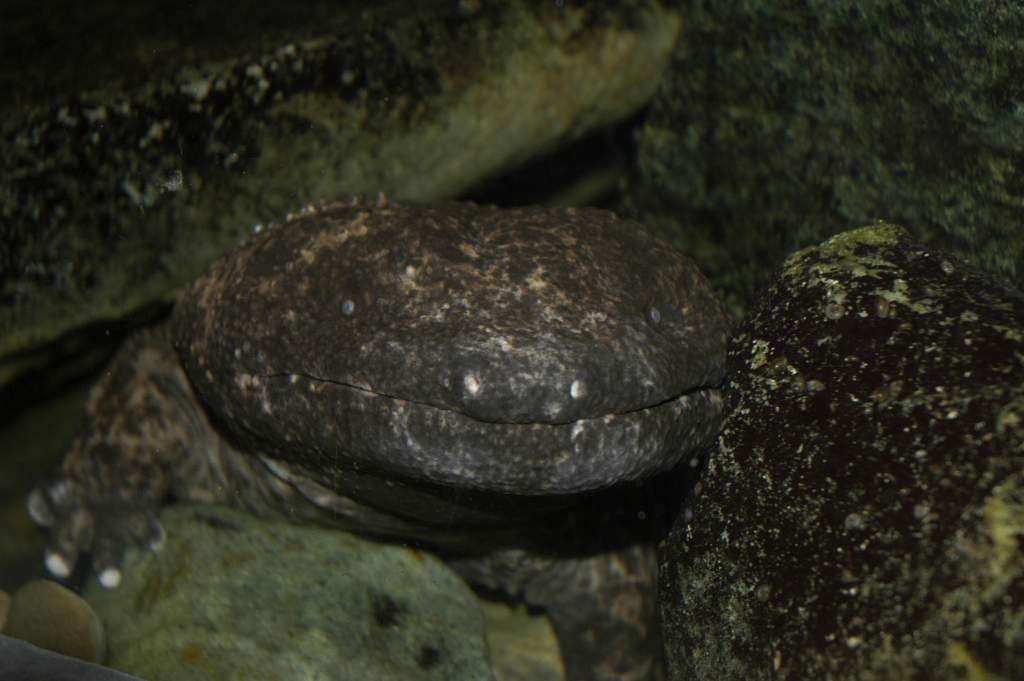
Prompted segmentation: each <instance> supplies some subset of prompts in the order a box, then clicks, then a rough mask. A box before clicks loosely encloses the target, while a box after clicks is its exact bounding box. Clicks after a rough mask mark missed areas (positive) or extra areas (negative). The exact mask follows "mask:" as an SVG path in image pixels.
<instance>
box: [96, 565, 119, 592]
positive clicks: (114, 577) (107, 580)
mask: <svg viewBox="0 0 1024 681" xmlns="http://www.w3.org/2000/svg"><path fill="white" fill-rule="evenodd" d="M99 580H100V584H101V585H102V586H103V588H104V589H116V588H117V585H118V584H120V583H121V571H120V570H118V569H117V568H112V567H110V568H106V569H105V570H103V572H101V573H100V577H99Z"/></svg>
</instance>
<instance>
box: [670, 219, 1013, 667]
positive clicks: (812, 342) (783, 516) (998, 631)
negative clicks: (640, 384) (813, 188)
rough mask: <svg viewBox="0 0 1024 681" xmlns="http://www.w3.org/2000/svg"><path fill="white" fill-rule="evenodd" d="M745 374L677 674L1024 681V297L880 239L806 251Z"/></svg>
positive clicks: (849, 236)
mask: <svg viewBox="0 0 1024 681" xmlns="http://www.w3.org/2000/svg"><path fill="white" fill-rule="evenodd" d="M729 365H730V366H729V371H730V375H731V377H732V378H731V380H732V385H731V386H730V388H729V397H728V409H729V412H728V413H729V416H728V418H727V420H726V422H725V426H724V430H723V433H722V435H721V438H720V451H718V452H716V453H715V454H713V456H712V458H711V460H710V463H709V466H708V470H707V473H706V476H705V477H704V479H703V481H702V483H701V490H700V493H699V494H698V495H697V496H696V498H695V500H694V501H693V502H692V504H691V506H690V507H689V508H688V509H687V510H686V512H685V513H684V514H683V515H682V517H681V518H680V520H679V522H678V523H677V525H676V527H675V528H674V530H673V533H672V535H671V537H670V539H669V540H668V541H667V542H666V544H665V545H664V547H663V552H662V576H661V597H662V603H661V608H662V616H663V622H664V624H665V629H666V630H665V636H666V642H667V650H668V655H669V658H670V663H671V668H672V673H671V678H672V679H676V680H677V681H681V680H682V679H708V678H715V679H722V680H723V681H724V680H728V679H794V680H795V679H812V678H829V679H837V680H838V679H851V680H852V679H894V680H895V679H909V678H928V679H932V680H935V681H941V680H944V679H949V680H952V679H963V678H972V679H982V678H985V679H994V678H999V679H1020V678H1022V677H1021V670H1022V669H1024V628H1022V625H1021V622H1022V621H1024V552H1022V546H1021V542H1022V537H1024V296H1022V295H1021V294H1020V293H1018V292H1016V291H1012V290H1008V289H1005V288H1002V287H1000V286H999V285H997V284H995V283H993V282H992V281H991V280H989V279H988V278H987V277H986V276H985V275H982V274H980V273H979V272H977V271H975V270H973V269H972V268H970V267H969V266H967V265H966V264H964V263H963V262H961V261H959V260H957V259H956V258H954V257H952V256H949V255H946V254H944V253H941V252H938V251H934V250H930V249H928V248H926V247H924V246H922V245H920V244H917V243H914V242H913V241H911V240H910V239H909V238H908V235H907V233H906V232H905V231H904V230H903V229H901V228H898V227H894V226H890V225H878V226H874V227H867V228H864V229H860V230H855V231H853V232H849V233H845V234H841V235H839V236H836V237H834V238H832V239H831V240H829V241H828V242H826V243H824V244H823V245H821V246H819V247H814V248H809V249H806V250H803V251H800V252H799V253H796V254H795V255H793V256H792V257H791V258H790V259H789V260H788V261H787V263H786V266H785V268H784V269H783V271H782V273H781V275H780V276H778V278H777V279H776V281H775V283H774V285H773V286H772V287H771V288H770V289H769V290H768V291H767V292H766V293H765V294H764V295H763V296H762V298H761V301H760V303H759V305H758V306H757V307H756V309H755V311H754V312H753V314H752V315H751V316H750V318H749V319H748V320H747V321H746V323H745V324H744V325H743V326H742V327H741V329H740V330H739V332H738V333H737V335H736V336H735V337H734V338H733V341H732V343H731V346H730V352H729ZM965 675H966V676H965Z"/></svg>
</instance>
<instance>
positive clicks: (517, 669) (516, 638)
mask: <svg viewBox="0 0 1024 681" xmlns="http://www.w3.org/2000/svg"><path fill="white" fill-rule="evenodd" d="M481 606H482V607H483V612H484V616H485V617H486V618H487V645H488V648H489V649H490V651H491V660H492V662H493V664H494V676H495V679H496V681H564V679H565V668H564V665H563V664H562V657H561V655H560V654H559V651H558V639H556V638H555V632H554V631H553V630H552V628H551V622H550V621H549V620H548V618H547V617H545V616H544V615H542V614H540V613H536V612H534V613H530V612H529V610H528V609H527V608H526V606H522V605H520V606H513V605H509V604H506V603H501V602H497V601H481Z"/></svg>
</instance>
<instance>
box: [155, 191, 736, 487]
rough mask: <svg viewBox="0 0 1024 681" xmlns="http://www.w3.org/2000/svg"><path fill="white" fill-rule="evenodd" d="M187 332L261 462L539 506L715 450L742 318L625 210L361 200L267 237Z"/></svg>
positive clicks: (190, 300) (192, 351)
mask: <svg viewBox="0 0 1024 681" xmlns="http://www.w3.org/2000/svg"><path fill="white" fill-rule="evenodd" d="M175 318H176V319H175V327H176V345H177V347H178V351H179V354H181V356H182V362H183V364H184V366H185V369H186V371H187V372H188V374H189V376H190V377H191V379H192V381H193V384H194V385H195V387H196V390H197V392H198V393H199V395H200V396H201V398H202V399H203V401H204V402H205V403H206V404H207V405H209V406H210V408H211V409H212V411H213V412H214V413H216V414H218V415H219V416H220V417H222V418H223V420H224V421H225V422H226V423H227V424H228V425H229V426H230V427H232V428H233V429H234V430H235V431H236V432H237V433H238V434H239V436H240V437H242V438H247V439H249V440H250V441H253V446H252V449H254V450H257V451H259V450H261V449H262V450H269V451H281V452H282V454H283V455H284V456H287V457H288V458H289V460H292V461H297V462H299V463H301V464H302V465H303V466H306V467H307V468H308V469H309V470H316V471H319V473H318V475H320V476H321V477H322V478H323V479H324V480H328V479H329V480H335V479H337V478H344V477H345V476H341V475H338V474H337V472H336V471H334V470H332V469H330V468H329V467H330V466H332V465H344V466H346V467H348V468H355V469H356V470H358V468H359V467H361V466H365V467H367V468H368V469H370V470H377V471H381V472H382V473H387V474H393V475H394V474H397V475H398V476H406V477H409V478H411V479H413V480H422V481H426V482H430V483H437V484H443V485H451V486H453V487H461V488H469V489H477V490H492V491H499V492H508V493H516V494H531V495H533V494H565V493H572V492H578V491H585V490H590V489H598V488H601V487H605V486H608V485H611V484H613V483H618V482H623V481H627V480H636V479H639V478H642V477H646V476H648V475H650V474H652V473H656V472H659V471H664V470H667V469H668V468H670V467H671V466H673V465H674V464H675V463H677V462H678V461H679V459H680V458H681V457H682V456H684V455H685V454H686V453H687V452H688V451H691V450H693V449H694V448H696V447H700V446H702V445H704V444H706V443H707V442H708V441H709V440H710V439H711V438H713V437H714V432H715V429H716V428H717V424H718V417H719V400H718V392H717V389H716V388H715V386H718V385H719V384H720V383H721V381H722V377H723V373H722V372H723V362H724V347H725V342H726V335H727V332H728V322H729V320H728V318H727V316H726V315H725V313H724V310H723V308H722V306H721V304H720V303H719V302H718V300H717V298H716V297H715V295H714V293H713V292H712V290H711V289H710V287H709V286H708V285H707V282H706V280H705V279H704V278H703V276H702V275H701V274H700V272H699V271H698V269H697V267H696V265H695V264H694V263H693V262H692V261H691V260H689V259H688V258H686V257H685V256H682V255H681V254H679V253H678V252H676V251H675V250H673V249H671V248H669V247H668V246H667V245H665V244H664V243H663V242H660V241H658V240H655V239H653V238H651V237H649V236H648V235H647V234H646V233H645V232H644V230H643V228H642V227H641V226H640V225H639V224H637V223H634V222H631V221H625V220H621V219H619V218H617V217H616V216H614V215H613V214H612V213H609V212H607V211H598V210H588V209H579V210H576V209H547V208H523V209H497V208H492V207H485V206H477V205H474V204H466V203H444V204H435V205H411V204H400V203H387V202H368V201H358V200H357V201H353V202H351V203H347V204H341V203H338V204H328V205H325V206H322V207H319V208H314V209H311V211H310V212H308V213H305V214H301V215H298V216H296V217H295V218H294V219H293V220H291V221H289V222H288V223H286V224H284V225H281V226H279V227H275V228H273V229H271V230H269V232H268V233H266V234H262V235H259V236H258V237H255V238H253V239H252V240H251V241H250V242H249V243H248V244H247V245H246V246H245V247H243V248H241V249H239V250H238V251H236V252H235V253H233V254H232V255H231V256H229V257H227V258H225V259H223V260H221V261H220V262H218V263H217V264H216V265H215V266H214V267H213V268H212V269H211V271H210V272H209V273H208V274H207V275H205V276H203V277H201V278H200V279H199V280H197V281H196V283H195V284H194V285H193V287H192V288H191V289H190V290H189V292H188V294H187V295H186V296H185V297H184V298H183V300H182V302H181V303H180V304H179V306H178V308H177V310H176V312H175ZM268 448H269V449H268ZM339 462H342V463H339ZM389 496H394V494H393V493H389Z"/></svg>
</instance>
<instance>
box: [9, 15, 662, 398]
mask: <svg viewBox="0 0 1024 681" xmlns="http://www.w3.org/2000/svg"><path fill="white" fill-rule="evenodd" d="M385 4H387V5H390V7H375V8H372V9H369V10H367V11H366V12H364V13H359V14H356V15H354V16H353V15H352V14H351V13H349V12H348V11H346V10H337V11H336V13H335V14H334V15H333V16H325V17H323V19H322V20H321V21H318V22H317V23H316V25H315V30H314V29H313V28H311V27H310V26H308V25H303V26H301V27H297V28H296V29H295V30H294V31H293V32H288V31H285V30H282V29H281V25H282V23H281V22H279V21H277V20H276V19H275V18H273V17H271V18H268V20H267V21H265V22H258V21H254V22H252V24H249V23H248V22H243V23H242V24H241V25H247V26H251V27H252V28H251V30H252V34H250V35H243V36H241V38H239V37H238V36H237V35H235V33H236V32H237V27H238V25H239V24H235V25H234V26H232V30H231V31H230V33H231V34H232V40H231V41H219V42H218V41H216V40H210V39H209V37H208V36H206V37H204V40H203V41H200V40H199V39H197V38H196V37H195V32H194V31H193V30H189V29H183V30H182V35H176V36H173V38H171V40H174V41H180V43H179V45H178V47H177V49H172V50H170V51H169V52H170V54H169V55H168V56H167V61H168V62H169V63H170V64H172V65H173V66H175V67H177V68H176V69H174V68H172V69H168V68H166V67H163V65H162V64H161V68H155V67H151V66H149V65H146V64H142V65H139V66H137V67H136V68H134V69H132V73H131V76H132V77H125V74H124V73H123V72H122V71H120V70H118V71H117V72H116V73H115V74H112V75H111V76H110V78H111V82H109V83H103V84H102V85H98V84H96V83H94V82H93V81H92V79H91V78H81V79H79V78H74V77H68V78H63V79H62V80H61V82H63V83H66V84H70V85H69V86H71V85H73V86H74V87H81V85H79V84H80V83H82V82H85V83H89V84H90V85H91V87H89V89H87V90H86V91H84V92H83V91H77V90H74V91H71V92H61V93H60V94H59V95H52V99H47V98H46V97H45V95H39V94H36V95H33V96H31V98H30V99H29V102H30V103H31V105H30V106H27V107H25V108H24V109H23V110H17V111H15V112H13V113H11V114H10V115H5V116H4V117H3V123H2V126H0V215H2V216H3V219H2V221H0V241H2V242H3V246H4V247H3V248H2V249H0V328H3V329H4V330H5V331H4V333H3V334H0V357H5V358H9V356H10V355H11V354H12V353H14V352H17V351H19V350H25V349H27V348H30V347H33V346H36V345H38V344H41V343H44V342H47V341H51V340H54V339H55V338H57V337H59V336H60V335H61V334H62V333H64V332H67V331H69V330H72V329H77V328H80V327H81V326H83V325H85V324H88V323H90V322H97V321H99V320H101V319H110V318H116V317H121V316H124V315H126V314H127V313H129V312H131V311H132V310H137V309H139V308H140V307H142V306H144V305H151V304H154V303H157V302H167V301H170V300H172V299H173V297H174V294H175V291H176V289H177V288H178V287H180V286H181V285H183V284H184V283H186V282H188V281H190V280H192V279H193V278H195V276H196V275H198V274H199V273H200V272H201V271H202V270H203V268H204V267H205V266H206V265H207V264H209V262H210V261H211V260H212V259H214V258H215V257H216V256H217V255H218V254H219V253H221V252H223V251H225V250H227V249H228V248H230V247H232V246H234V245H235V244H237V243H238V242H239V241H240V240H241V239H242V237H243V236H244V235H245V234H246V233H247V231H248V230H249V229H251V228H252V226H253V225H255V224H258V223H262V222H265V221H266V220H268V219H274V218H276V217H277V216H278V215H280V214H282V213H284V212H285V211H287V210H291V209H294V208H297V207H298V206H299V205H301V204H302V203H304V202H307V201H313V200H318V199H331V198H337V197H338V196H340V195H347V194H356V193H376V192H378V191H384V192H387V193H389V194H392V195H395V196H398V197H402V198H410V199H430V198H438V197H445V196H449V197H450V196H454V195H456V194H458V193H460V192H464V191H466V190H467V189H468V188H469V187H470V186H472V185H473V184H474V183H478V182H481V181H482V180H484V179H486V178H488V177H490V176H492V175H495V174H497V173H499V172H501V171H503V170H506V169H510V168H512V167H514V166H515V165H517V164H519V163H522V162H524V161H526V160H527V159H529V158H531V157H533V156H536V155H539V154H543V153H544V152H546V151H549V150H551V149H553V148H555V147H556V146H558V145H561V144H565V143H567V142H570V141H573V140H576V139H579V138H580V137H582V136H583V135H585V134H586V133H588V132H591V131H595V130H597V129H600V128H602V127H604V126H609V125H612V124H614V123H616V122H618V121H621V120H623V119H624V118H626V117H627V116H629V115H630V114H631V113H632V112H634V111H635V110H636V109H637V108H639V107H640V106H642V105H643V104H644V103H645V102H646V101H647V99H648V98H649V97H650V95H651V94H652V93H653V91H654V87H655V85H656V83H657V79H658V76H659V74H660V72H661V69H662V68H663V66H664V64H665V62H666V60H667V56H668V53H669V51H670V49H671V46H672V44H673V42H674V40H675V38H676V35H677V34H678V28H679V17H678V15H677V14H676V13H675V12H673V11H669V10H666V9H664V8H662V7H660V5H658V4H657V3H634V2H618V3H615V4H614V5H612V4H609V3H603V4H601V5H599V6H595V7H594V8H590V7H587V6H583V5H579V6H576V7H569V8H567V7H564V6H561V5H557V6H556V5H554V4H551V3H541V4H536V3H529V2H513V3H508V2H502V3H480V2H476V3H440V4H437V3H433V4H434V5H436V7H435V8H433V9H430V10H429V11H428V10H425V9H424V10H417V11H414V10H409V9H406V10H402V11H396V9H395V7H396V5H395V4H394V3H385ZM335 5H337V3H335ZM423 6H424V7H425V5H423ZM209 11H214V10H209ZM315 11H316V12H325V11H326V12H327V13H328V14H330V12H329V11H328V10H325V9H324V8H323V7H317V8H316V10H315ZM139 13H140V15H141V16H143V17H152V15H151V14H147V13H146V11H145V9H142V10H139ZM117 14H118V17H117V20H118V21H119V22H120V21H122V20H123V17H121V15H122V14H123V8H120V7H119V8H118V11H117ZM165 15H166V12H165V9H164V8H162V7H160V8H159V14H158V15H157V18H156V19H155V21H158V22H163V21H164V20H165V19H164V16H165ZM315 16H320V15H315ZM207 18H208V17H207V16H206V14H205V10H204V15H203V16H202V17H201V18H199V19H197V20H196V21H195V23H203V24H205V23H206V19H207ZM150 20H151V21H153V19H152V18H150ZM93 23H95V24H103V16H102V15H100V16H99V17H98V18H93V17H90V24H93ZM11 25H12V26H17V25H20V24H16V23H15V22H13V20H12V24H11ZM268 26H269V27H273V28H269V29H268V28H267V27H268ZM26 30H27V29H26ZM225 32H226V33H227V32H229V31H228V30H226V31H225ZM89 37H90V39H91V37H92V36H91V35H90V36H89ZM19 38H20V39H23V38H24V37H23V36H19ZM165 40H168V39H167V38H164V39H163V40H161V39H159V38H157V39H156V42H158V46H159V47H161V48H162V47H164V44H163V41H165ZM123 42H124V40H123V39H122V40H121V41H119V44H123ZM194 43H195V44H194ZM211 44H212V46H211ZM150 51H151V49H150V46H148V45H147V46H140V47H139V48H138V52H140V53H142V52H145V53H147V54H148V53H150ZM98 52H99V54H100V58H101V59H102V60H104V61H106V60H108V59H109V52H105V51H98ZM196 54H198V55H200V58H199V59H196V57H195V55H196ZM67 61H69V60H67V58H66V56H65V55H63V54H62V55H61V63H62V64H66V62H67ZM37 66H38V65H36V64H33V65H32V67H33V68H35V67H37ZM83 70H85V71H89V67H88V66H85V67H83ZM28 72H30V73H31V72H32V71H28ZM103 72H104V73H109V71H103ZM142 74H145V76H146V77H140V76H142ZM121 78H124V81H126V82H123V81H121V82H119V81H120V79H121ZM18 359H19V360H20V358H18ZM3 369H4V367H3V365H0V370H3ZM11 371H12V373H13V371H14V370H13V369H12V370H11ZM4 379H5V377H4V376H3V374H2V373H0V380H4Z"/></svg>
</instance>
